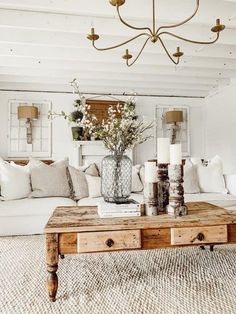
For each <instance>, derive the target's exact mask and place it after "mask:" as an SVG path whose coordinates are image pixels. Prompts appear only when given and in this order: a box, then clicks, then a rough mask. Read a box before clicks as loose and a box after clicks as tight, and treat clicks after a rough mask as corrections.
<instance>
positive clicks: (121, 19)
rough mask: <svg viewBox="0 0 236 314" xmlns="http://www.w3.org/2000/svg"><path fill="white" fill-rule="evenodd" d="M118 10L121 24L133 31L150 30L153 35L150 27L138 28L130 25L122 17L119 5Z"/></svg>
mask: <svg viewBox="0 0 236 314" xmlns="http://www.w3.org/2000/svg"><path fill="white" fill-rule="evenodd" d="M116 10H117V14H118V17H119V19H120V21H121V23H123V24H124V25H126V26H127V27H129V28H132V29H136V30H148V31H149V32H150V34H151V35H152V30H151V28H149V27H136V26H132V25H130V24H128V23H127V22H126V21H124V19H123V18H122V17H121V14H120V9H119V6H118V5H117V6H116Z"/></svg>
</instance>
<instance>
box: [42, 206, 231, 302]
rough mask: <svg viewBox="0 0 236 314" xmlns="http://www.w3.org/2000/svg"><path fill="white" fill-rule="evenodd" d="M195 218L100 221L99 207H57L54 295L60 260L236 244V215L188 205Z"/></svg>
mask: <svg viewBox="0 0 236 314" xmlns="http://www.w3.org/2000/svg"><path fill="white" fill-rule="evenodd" d="M187 205H188V208H189V215H188V216H185V217H178V218H174V217H172V216H169V215H160V216H153V217H147V216H142V217H132V218H130V217H129V218H99V216H98V215H97V208H96V207H88V206H79V207H57V208H56V209H55V211H54V213H53V215H52V216H51V218H50V219H49V221H48V223H47V225H46V227H45V234H46V263H47V271H48V272H49V276H48V281H47V284H48V293H49V299H50V300H51V301H55V300H56V293H57V287H58V278H57V274H56V272H57V268H58V259H59V256H61V257H62V258H63V257H64V255H65V254H77V253H91V252H111V251H119V250H141V249H144V250H147V249H158V248H165V247H176V246H188V245H200V246H203V245H206V244H209V245H214V244H225V243H236V213H234V212H230V211H227V210H226V209H224V208H221V207H217V206H215V205H212V204H209V203H204V202H196V203H188V204H187Z"/></svg>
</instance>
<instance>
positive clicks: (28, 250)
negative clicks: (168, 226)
mask: <svg viewBox="0 0 236 314" xmlns="http://www.w3.org/2000/svg"><path fill="white" fill-rule="evenodd" d="M46 276H47V274H46V268H45V261H44V238H43V236H23V237H6V238H0V313H3V314H8V313H9V314H10V313H12V314H13V313H14V314H20V313H22V314H28V313H30V314H34V313H40V314H41V313H63V314H73V313H83V314H84V313H85V314H87V313H88V314H93V313H99V314H110V313H112V314H113V313H114V314H120V313H124V314H126V313H127V314H129V313H135V314H136V313H137V314H152V313H161V314H168V313H171V314H173V313H181V314H182V313H188V314H190V313H197V314H200V313H204V314H205V313H214V314H218V313H219V314H228V313H236V246H234V245H225V246H218V247H216V249H215V251H214V252H213V253H211V252H209V250H205V251H201V250H200V249H199V248H183V249H165V250H153V251H140V252H135V251H133V252H123V253H105V254H104V253H103V254H87V255H85V254H84V255H73V256H66V258H65V259H64V260H61V261H60V265H59V271H58V276H59V289H58V300H57V302H55V303H50V302H49V301H48V298H47V291H46V285H45V280H46Z"/></svg>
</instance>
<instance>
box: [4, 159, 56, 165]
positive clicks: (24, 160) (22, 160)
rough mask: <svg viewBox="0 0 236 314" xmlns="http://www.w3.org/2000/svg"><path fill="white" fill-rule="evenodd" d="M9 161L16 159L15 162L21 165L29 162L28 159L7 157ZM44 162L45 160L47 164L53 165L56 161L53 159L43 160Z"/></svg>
mask: <svg viewBox="0 0 236 314" xmlns="http://www.w3.org/2000/svg"><path fill="white" fill-rule="evenodd" d="M6 161H7V162H11V161H14V163H15V164H16V165H19V166H26V165H27V164H28V162H29V160H28V159H7V160H6ZM41 161H42V162H44V163H45V164H47V165H51V164H52V163H53V162H54V161H53V160H48V159H47V160H41Z"/></svg>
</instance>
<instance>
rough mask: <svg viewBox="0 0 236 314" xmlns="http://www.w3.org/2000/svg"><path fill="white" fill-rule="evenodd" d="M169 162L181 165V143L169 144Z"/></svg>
mask: <svg viewBox="0 0 236 314" xmlns="http://www.w3.org/2000/svg"><path fill="white" fill-rule="evenodd" d="M170 164H171V165H182V147H181V144H172V145H170Z"/></svg>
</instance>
